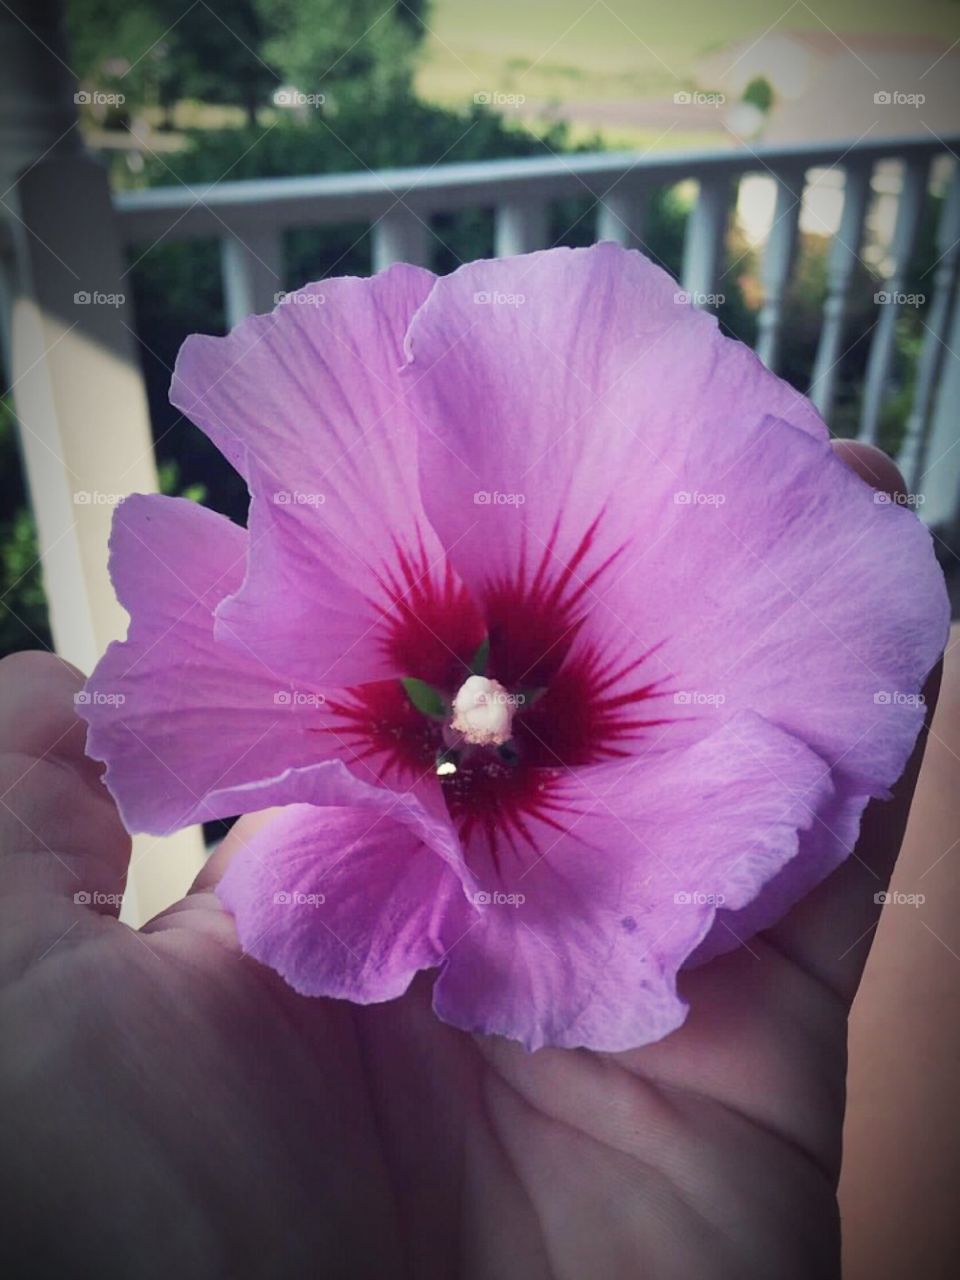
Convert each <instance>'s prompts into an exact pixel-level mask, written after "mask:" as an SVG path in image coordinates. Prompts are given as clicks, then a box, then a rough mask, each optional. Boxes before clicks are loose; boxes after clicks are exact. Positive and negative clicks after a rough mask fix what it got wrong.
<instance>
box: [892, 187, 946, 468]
mask: <svg viewBox="0 0 960 1280" xmlns="http://www.w3.org/2000/svg"><path fill="white" fill-rule="evenodd" d="M937 252H938V254H939V261H938V262H937V264H936V267H935V269H934V276H933V298H932V300H931V303H930V309H929V311H928V313H927V316H928V321H929V322H928V323H927V324H926V332H925V334H924V340H923V346H922V347H921V349H920V359H919V362H918V365H917V382H916V390H915V392H914V397H913V405H912V406H911V409H910V416H909V417H908V419H907V427H906V434H905V435H904V439H903V445H902V447H901V450H900V456H899V458H898V463H899V466H900V470H901V471H902V473H903V476H904V479H905V480H906V482H907V487H908V489H909V490H910V491H911V492H915V491H917V490H920V489H921V488H922V486H923V467H924V464H925V458H926V452H927V442H928V436H929V433H930V419H931V411H932V409H933V400H934V396H935V394H936V390H937V387H938V386H939V384H940V374H941V370H942V369H943V363H944V357H945V356H946V355H947V353H948V345H947V344H948V343H949V341H950V337H949V332H948V331H949V328H950V318H951V312H952V308H953V302H954V299H955V296H956V292H957V280H958V276H960V164H957V165H956V166H955V167H954V170H953V176H952V178H951V181H950V186H949V189H948V191H947V196H946V200H945V201H944V205H943V210H942V211H941V214H940V223H939V225H938V227H937Z"/></svg>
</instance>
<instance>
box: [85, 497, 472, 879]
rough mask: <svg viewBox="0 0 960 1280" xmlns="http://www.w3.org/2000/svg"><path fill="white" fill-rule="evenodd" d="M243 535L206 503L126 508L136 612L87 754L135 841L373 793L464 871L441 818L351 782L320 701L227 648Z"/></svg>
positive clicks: (126, 560)
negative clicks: (228, 607)
mask: <svg viewBox="0 0 960 1280" xmlns="http://www.w3.org/2000/svg"><path fill="white" fill-rule="evenodd" d="M246 549H247V535H246V533H245V532H244V530H243V529H240V528H238V527H237V526H236V525H234V524H231V522H230V521H229V520H226V519H224V517H223V516H219V515H217V514H216V513H214V512H212V511H208V510H206V509H205V508H204V507H201V506H198V505H197V504H196V503H192V502H187V501H184V500H183V499H180V498H165V497H160V496H158V495H152V496H150V497H144V496H142V495H140V494H135V495H134V496H133V497H130V498H128V499H127V500H126V501H125V502H123V503H122V504H121V505H120V506H119V507H118V509H117V512H116V514H115V516H114V526H113V534H112V537H111V561H110V567H111V574H112V576H113V582H114V586H115V588H116V591H117V595H118V597H119V599H120V601H121V603H122V604H123V605H124V607H125V608H126V609H127V610H128V612H129V613H130V617H131V621H130V628H129V631H128V634H127V638H126V640H124V641H122V642H118V643H115V644H112V645H111V646H110V647H109V649H108V650H107V652H106V654H105V655H104V657H103V658H102V659H101V661H100V663H99V664H98V665H97V668H96V670H95V672H94V673H93V675H92V676H91V678H90V680H89V681H88V682H87V685H86V688H85V691H84V695H83V700H82V701H81V702H80V703H79V704H78V708H77V710H78V712H79V713H80V715H81V716H82V717H83V718H84V719H85V720H86V721H87V723H88V725H89V730H88V734H87V752H88V754H89V755H91V756H93V757H94V759H97V760H104V761H106V763H107V771H106V775H105V781H106V784H107V786H108V787H109V789H110V791H111V793H112V794H113V795H114V797H115V799H116V801H117V804H118V806H119V809H120V813H121V816H122V817H123V820H124V823H125V825H126V826H127V829H128V830H130V831H147V832H150V833H152V834H155V835H163V834H166V833H167V832H170V831H174V830H177V829H178V828H179V827H183V826H186V825H188V824H190V823H193V822H201V821H206V820H209V819H212V818H218V817H230V816H233V815H234V814H237V813H247V812H251V811H254V810H257V809H264V808H267V807H269V806H271V805H275V804H290V803H293V802H295V801H301V800H302V801H308V802H311V803H316V804H324V803H326V804H333V803H339V804H346V803H355V802H358V801H359V800H360V799H362V798H367V797H369V796H370V795H371V793H372V794H373V796H374V797H375V802H376V803H377V804H381V805H382V806H383V807H384V808H387V807H389V806H390V805H397V804H398V803H400V804H402V805H403V806H404V807H405V808H406V809H411V810H413V811H415V812H416V813H417V815H418V820H422V823H423V828H422V830H423V834H424V838H427V839H429V840H431V841H432V842H433V844H434V846H435V847H437V848H438V849H442V850H443V851H444V856H447V857H448V858H449V859H450V860H451V862H458V861H459V853H458V846H457V840H456V836H455V835H454V833H453V831H452V829H451V827H450V824H449V821H448V820H447V819H446V816H445V815H441V814H439V813H438V812H437V810H436V808H435V809H434V812H433V814H432V816H431V817H427V815H426V811H425V809H424V807H423V805H422V804H421V803H420V802H419V800H414V799H413V797H410V796H406V797H403V796H397V795H395V794H393V793H391V792H389V791H386V790H384V789H383V788H382V787H379V786H376V785H374V784H373V783H372V782H370V781H369V780H368V781H364V780H363V779H362V778H360V779H357V778H354V777H352V776H351V775H350V774H349V773H348V772H347V770H346V769H345V767H344V765H343V764H341V763H337V762H333V763H324V762H326V761H329V759H330V756H331V755H333V754H334V751H333V750H332V747H331V743H330V740H329V735H328V734H327V732H326V728H325V726H326V723H327V720H328V718H329V717H328V714H327V711H326V703H325V701H324V700H323V695H319V694H316V693H315V692H314V691H312V690H310V689H307V690H292V689H291V687H290V685H289V683H288V682H287V681H286V680H284V679H282V678H281V677H279V676H277V675H276V674H275V673H274V672H272V671H271V670H270V669H269V668H268V667H266V666H265V665H264V664H263V663H262V662H260V661H258V660H256V659H254V658H253V657H252V656H251V655H249V654H248V653H246V652H244V650H243V649H242V648H240V649H231V648H227V647H225V646H223V645H218V644H217V643H216V642H215V640H214V637H213V610H214V609H215V608H216V606H217V604H218V602H219V601H220V600H221V599H222V598H223V596H224V595H226V594H227V593H228V592H229V591H231V590H235V589H236V586H237V584H238V582H239V579H240V575H241V574H242V572H243V565H244V561H245V556H246Z"/></svg>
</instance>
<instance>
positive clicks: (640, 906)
mask: <svg viewBox="0 0 960 1280" xmlns="http://www.w3.org/2000/svg"><path fill="white" fill-rule="evenodd" d="M732 761H735V762H736V767H735V768H733V767H731V762H732ZM831 791H832V785H831V782H830V777H829V770H828V769H827V768H826V767H825V765H824V763H823V761H822V760H820V759H819V758H818V757H817V756H816V755H815V754H814V753H813V752H812V751H810V750H809V749H808V748H807V747H805V746H804V744H803V743H802V742H800V741H798V740H797V739H795V738H792V737H790V736H789V735H788V734H785V733H784V732H783V731H782V730H779V729H777V728H776V727H774V726H773V725H770V724H768V723H767V722H766V721H764V720H762V719H761V718H760V717H758V716H753V715H750V714H749V713H744V714H741V715H739V716H737V717H736V718H735V719H733V720H731V721H730V722H729V723H728V724H727V725H725V726H724V727H723V728H721V729H719V730H718V731H717V732H716V733H714V734H712V735H710V736H709V737H707V738H704V739H703V740H702V741H700V742H699V743H696V744H695V745H693V746H691V747H689V748H687V749H685V750H682V751H678V752H673V753H669V754H663V755H658V756H655V757H651V758H650V759H646V760H645V759H642V758H640V759H637V760H631V761H629V762H628V763H625V764H622V765H609V766H608V765H603V766H598V767H595V768H591V769H586V770H578V771H574V772H571V773H568V774H565V775H563V776H562V778H561V779H560V782H559V785H558V786H557V788H556V790H555V791H554V793H553V795H552V800H553V805H552V807H551V809H550V813H551V814H552V815H553V818H554V821H553V822H552V823H551V824H547V823H545V822H543V821H541V820H539V819H537V818H534V819H532V820H531V821H530V823H529V830H530V834H531V840H532V847H531V848H527V849H521V850H520V851H519V852H518V853H517V855H516V857H514V858H512V859H511V858H508V857H506V856H505V857H503V858H501V860H500V871H499V876H498V877H496V878H495V877H494V876H493V875H492V873H491V874H490V877H489V878H488V879H487V881H486V882H485V881H484V880H483V879H482V877H481V876H480V875H479V873H478V875H477V879H478V883H480V885H481V889H482V890H485V891H486V895H487V898H488V899H489V900H490V901H489V903H488V904H487V905H484V906H483V912H484V916H483V922H482V924H481V925H479V926H477V927H476V928H474V929H471V930H470V932H469V933H467V934H466V935H465V936H464V937H463V938H462V939H461V940H460V941H459V942H458V943H457V945H456V946H455V947H454V948H453V949H452V950H451V951H450V953H449V954H448V956H447V958H446V961H445V966H444V969H443V972H442V974H441V976H440V978H439V980H438V982H437V985H436V988H435V993H434V1004H435V1007H436V1009H437V1012H438V1013H439V1015H440V1016H441V1017H442V1018H444V1019H445V1020H446V1021H448V1022H452V1023H453V1024H454V1025H456V1026H459V1027H463V1028H464V1029H466V1030H471V1031H481V1032H486V1033H490V1032H495V1033H497V1034H499V1035H505V1036H509V1037H511V1038H512V1039H518V1040H522V1041H523V1043H524V1044H526V1046H527V1047H528V1048H530V1049H535V1048H538V1047H539V1046H541V1045H544V1044H551V1045H557V1046H562V1047H576V1046H579V1045H589V1046H590V1047H591V1048H594V1049H604V1050H609V1051H617V1050H621V1049H627V1048H631V1047H634V1046H638V1045H641V1044H646V1043H648V1042H650V1041H653V1040H657V1039H659V1038H660V1037H661V1036H663V1035H666V1034H667V1032H669V1031H671V1030H673V1029H674V1028H675V1027H677V1026H679V1025H680V1023H681V1022H682V1021H683V1020H684V1017H685V1015H686V1004H685V1002H684V1001H683V999H682V998H681V996H679V995H678V993H677V989H676V977H677V972H678V970H679V969H680V967H681V966H682V965H683V963H684V962H685V960H686V959H687V957H688V956H689V955H690V954H691V953H692V952H693V951H694V950H695V949H696V947H697V945H698V944H699V943H700V941H701V940H702V939H703V937H704V936H705V935H706V934H707V932H708V930H709V929H710V927H711V924H712V922H713V920H714V916H715V914H716V911H717V908H718V906H723V907H725V909H727V910H731V909H732V910H736V909H738V908H739V907H741V906H743V905H744V904H746V903H748V902H749V901H751V899H752V898H753V897H754V896H755V895H756V893H757V892H758V890H759V889H761V887H762V886H763V885H764V884H766V883H767V882H768V881H769V880H770V879H771V877H773V876H775V875H776V874H777V872H778V871H780V869H781V868H783V867H785V866H789V865H790V863H791V860H792V859H793V858H794V857H795V854H796V850H797V830H798V828H805V827H807V826H809V825H810V823H811V822H813V820H814V818H813V815H814V812H815V811H816V810H817V808H818V807H820V806H821V805H822V804H823V803H824V802H825V801H826V800H827V798H828V797H829V795H830V793H831ZM558 827H559V828H560V829H559V830H558ZM468 858H469V860H470V862H471V866H472V867H473V869H474V871H476V870H477V866H478V864H480V863H481V862H482V861H483V858H484V851H483V849H482V848H480V847H477V848H471V849H469V850H468ZM498 893H499V894H501V895H503V901H501V902H498V901H497V899H496V897H495V895H496V894H498ZM517 895H522V897H523V901H522V902H520V903H519V904H517V903H515V902H511V897H513V898H514V899H515V898H516V896H517Z"/></svg>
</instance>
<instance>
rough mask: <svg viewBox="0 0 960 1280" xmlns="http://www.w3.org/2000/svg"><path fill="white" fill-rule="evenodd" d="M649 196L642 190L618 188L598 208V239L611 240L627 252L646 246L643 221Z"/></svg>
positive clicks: (606, 196)
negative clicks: (627, 250) (644, 244)
mask: <svg viewBox="0 0 960 1280" xmlns="http://www.w3.org/2000/svg"><path fill="white" fill-rule="evenodd" d="M647 196H648V193H647V191H646V190H645V189H643V188H631V189H627V188H625V187H624V188H621V187H616V188H615V189H614V190H613V191H610V192H609V193H608V194H607V195H605V196H604V197H603V199H602V200H601V201H600V203H599V205H598V206H597V232H596V234H597V239H598V240H612V241H613V242H614V244H622V245H623V247H624V248H625V249H639V248H641V247H642V245H643V221H644V214H645V212H646V204H647Z"/></svg>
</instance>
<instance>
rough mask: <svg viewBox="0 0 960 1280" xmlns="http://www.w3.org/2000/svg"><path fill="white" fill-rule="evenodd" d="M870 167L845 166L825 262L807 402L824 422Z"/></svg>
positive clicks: (833, 385)
mask: <svg viewBox="0 0 960 1280" xmlns="http://www.w3.org/2000/svg"><path fill="white" fill-rule="evenodd" d="M872 172H873V165H872V164H870V163H867V164H863V163H860V162H858V161H856V160H853V161H851V162H850V163H849V164H848V165H847V170H846V175H845V178H844V190H843V213H842V214H841V215H840V228H839V230H838V231H837V234H836V235H835V236H834V238H833V244H832V245H831V246H830V256H829V259H828V261H827V296H826V299H825V301H824V304H823V328H822V329H821V330H820V342H819V344H818V346H817V355H816V359H815V360H814V363H813V374H812V375H811V379H810V393H809V394H810V399H811V400H812V401H813V403H814V405H815V406H816V408H817V410H818V412H819V413H820V416H821V417H822V418H823V419H824V421H825V422H829V421H830V416H831V414H832V412H833V402H834V399H835V398H836V393H837V366H838V364H839V362H840V360H841V359H842V355H843V352H842V347H843V335H844V332H845V330H846V327H847V310H848V306H849V298H850V284H851V281H852V279H853V272H854V268H855V267H856V265H857V262H858V261H859V260H860V241H861V238H862V236H863V220H864V216H865V214H866V211H867V200H868V199H869V196H870V177H871V174H872Z"/></svg>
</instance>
